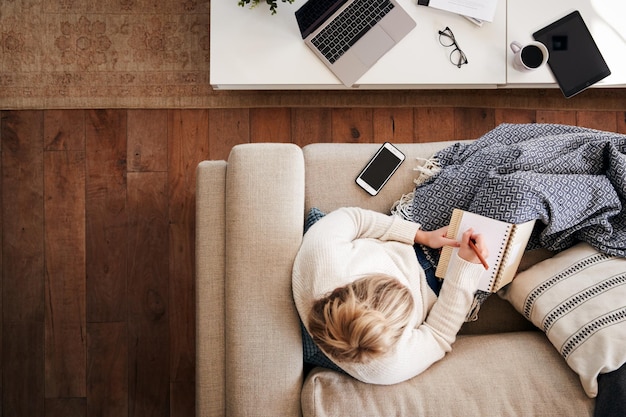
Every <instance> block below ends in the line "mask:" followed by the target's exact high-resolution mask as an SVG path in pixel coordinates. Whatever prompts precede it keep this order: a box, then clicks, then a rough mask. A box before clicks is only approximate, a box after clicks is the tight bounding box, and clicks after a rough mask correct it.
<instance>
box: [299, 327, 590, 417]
mask: <svg viewBox="0 0 626 417" xmlns="http://www.w3.org/2000/svg"><path fill="white" fill-rule="evenodd" d="M476 368H480V370H477V369H476ZM434 398H436V400H433V399H434ZM593 405H594V402H593V400H590V399H589V398H587V397H586V396H585V393H584V391H583V390H582V388H581V387H580V384H579V383H578V380H577V377H576V374H575V373H574V372H572V371H571V370H570V369H569V368H568V367H567V366H566V365H565V364H564V363H563V360H562V359H561V358H560V357H559V355H558V354H557V353H556V351H555V350H554V349H553V348H552V346H551V345H550V343H549V342H548V341H547V340H546V338H545V336H544V335H543V334H542V333H541V332H536V331H535V332H532V331H531V332H515V333H503V334H499V335H482V336H462V337H460V338H459V339H458V340H457V342H456V343H455V344H454V347H453V349H452V352H450V353H449V354H448V355H447V356H446V357H445V358H444V359H443V360H441V361H439V362H437V363H436V364H434V365H433V366H431V367H430V368H429V369H428V370H426V371H425V372H424V373H422V374H420V375H418V376H417V377H415V378H412V379H410V380H408V381H405V382H403V383H400V384H396V385H391V386H381V385H372V384H364V383H362V382H359V381H357V380H355V379H353V378H351V377H349V376H347V375H343V374H339V373H336V372H333V371H329V370H324V369H321V368H317V369H315V370H314V371H313V372H312V373H311V374H309V376H308V377H307V379H306V381H305V383H304V387H303V391H302V411H303V415H304V416H305V417H308V416H316V417H326V416H328V417H331V416H333V417H334V416H391V415H397V416H438V417H445V416H454V417H457V416H533V415H548V414H549V415H555V416H557V415H558V416H591V415H593Z"/></svg>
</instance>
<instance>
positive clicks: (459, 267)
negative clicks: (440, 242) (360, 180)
mask: <svg viewBox="0 0 626 417" xmlns="http://www.w3.org/2000/svg"><path fill="white" fill-rule="evenodd" d="M419 228H420V225H419V224H416V223H413V222H409V221H406V220H403V219H401V218H400V217H397V216H387V215H384V214H381V213H377V212H373V211H368V210H363V209H359V208H343V209H339V210H336V211H333V212H331V213H329V214H328V215H326V216H325V217H324V218H322V219H321V220H319V221H318V222H317V223H316V224H315V225H313V227H311V228H310V229H309V231H308V232H307V233H306V234H305V236H304V239H303V242H302V246H301V248H300V251H299V252H298V255H297V256H296V260H295V263H294V268H293V295H294V300H295V303H296V308H297V310H298V313H299V314H300V317H301V318H302V322H303V323H304V325H305V327H307V328H308V317H309V313H310V311H311V307H312V305H313V302H314V301H315V300H317V299H319V298H321V297H323V296H324V295H326V294H327V293H329V292H331V291H332V290H334V289H335V288H337V287H340V286H344V285H346V284H349V283H350V282H353V281H355V280H356V279H359V278H362V277H363V276H365V275H371V274H375V273H381V274H385V275H389V276H393V277H395V278H397V279H398V280H399V281H400V282H402V283H403V284H404V285H406V286H407V287H408V288H409V289H410V290H411V292H412V293H413V298H414V301H415V307H416V308H415V312H414V316H413V318H412V320H411V325H410V326H408V327H407V329H406V331H405V332H404V334H403V335H402V336H401V338H400V340H399V341H398V344H397V345H396V347H395V349H393V350H392V351H391V352H390V353H388V354H386V355H385V356H383V357H380V358H377V359H375V360H373V361H370V362H368V363H348V362H341V361H336V360H334V359H333V358H332V357H331V356H329V355H327V356H329V358H330V359H331V360H333V361H335V363H336V364H337V365H338V366H339V367H341V368H342V369H343V370H344V371H346V372H347V373H348V374H349V375H351V376H353V377H354V378H356V379H358V380H360V381H363V382H367V383H373V384H383V385H389V384H395V383H398V382H401V381H404V380H406V379H409V378H412V377H414V376H415V375H418V374H420V373H421V372H423V371H424V370H426V369H427V368H428V367H429V366H430V365H432V364H433V363H434V362H436V361H438V360H440V359H441V358H442V357H443V356H444V355H445V354H446V353H447V352H449V351H450V350H451V346H452V343H453V342H454V341H455V339H456V334H457V333H458V331H459V329H460V328H461V325H462V324H463V322H464V320H465V316H466V314H467V313H468V311H469V309H470V306H471V305H472V301H473V296H474V293H475V292H476V287H477V286H478V280H479V277H480V275H481V273H482V266H481V265H480V264H474V263H470V262H467V261H464V260H463V259H461V258H458V257H456V258H454V259H453V260H452V261H451V263H450V266H449V268H448V272H447V275H446V277H445V279H444V282H443V286H442V289H441V292H440V294H439V298H437V297H436V296H435V294H434V292H433V291H432V290H431V289H430V287H429V286H428V284H427V282H426V276H425V274H424V270H423V269H422V268H421V267H420V265H419V262H418V261H417V257H416V255H415V251H414V249H413V243H414V238H415V234H416V232H417V230H418V229H419Z"/></svg>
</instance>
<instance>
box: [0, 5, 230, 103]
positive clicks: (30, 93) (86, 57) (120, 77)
mask: <svg viewBox="0 0 626 417" xmlns="http://www.w3.org/2000/svg"><path fill="white" fill-rule="evenodd" d="M231 1H234V0H231ZM209 9H210V3H209V0H98V1H81V0H0V108H4V109H7V108H9V109H14V108H16V109H19V108H59V107H65V108H69V107H93V108H96V107H205V106H207V105H209V104H211V103H210V100H211V98H210V95H211V88H210V85H209Z"/></svg>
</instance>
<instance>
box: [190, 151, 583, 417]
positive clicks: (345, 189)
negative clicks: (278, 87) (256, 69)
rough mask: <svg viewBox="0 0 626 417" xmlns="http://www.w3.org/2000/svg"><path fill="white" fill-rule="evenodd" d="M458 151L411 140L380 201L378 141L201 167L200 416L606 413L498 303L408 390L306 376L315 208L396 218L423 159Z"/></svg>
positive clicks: (238, 157)
mask: <svg viewBox="0 0 626 417" xmlns="http://www.w3.org/2000/svg"><path fill="white" fill-rule="evenodd" d="M451 143H452V142H438V143H425V144H406V145H399V147H400V148H401V149H402V150H403V151H404V152H405V154H406V155H407V159H406V161H405V163H404V164H403V165H402V167H401V168H400V169H399V171H398V172H397V173H396V174H395V175H394V176H393V178H392V179H391V180H390V182H389V183H388V184H387V185H386V186H385V188H384V189H383V191H382V192H381V193H380V194H379V195H378V196H376V197H371V196H369V195H368V194H366V193H365V192H364V191H362V190H361V189H360V188H359V187H358V186H357V185H356V184H355V183H354V177H355V176H356V174H357V173H358V172H359V170H360V169H361V168H362V167H363V165H364V164H365V163H366V162H367V160H368V159H369V157H370V156H371V155H372V154H373V153H374V152H375V150H376V149H377V148H378V147H379V145H377V144H315V145H309V146H306V147H304V148H302V149H301V148H299V147H297V146H295V145H291V144H246V145H240V146H236V147H235V148H234V149H233V150H232V152H231V154H230V157H229V160H228V162H225V161H205V162H202V163H201V164H200V165H199V166H198V169H197V218H196V222H197V230H196V269H197V270H196V294H197V304H196V323H197V333H196V338H197V370H196V398H197V402H196V414H197V415H198V416H203V417H204V416H271V417H279V416H280V417H282V416H298V415H304V416H394V415H395V416H438V417H443V416H539V415H541V416H570V417H572V416H589V415H592V414H593V406H594V400H592V399H589V398H588V397H587V396H585V393H584V391H583V389H582V387H581V384H580V381H579V379H578V377H577V375H576V374H574V373H573V372H572V371H571V370H570V369H569V368H568V367H567V366H566V364H565V362H564V360H563V359H562V358H561V357H560V356H559V355H558V354H557V352H556V350H555V349H554V348H553V347H552V345H551V344H550V343H549V342H548V340H547V338H546V337H545V336H544V334H543V333H541V332H538V331H536V330H535V329H534V328H533V327H532V326H531V325H530V324H529V323H528V322H527V321H526V320H524V319H523V318H522V316H520V315H519V314H518V313H517V312H516V311H515V310H513V308H511V307H510V305H509V304H508V303H507V302H506V301H503V300H501V299H500V298H498V297H497V296H492V297H490V298H489V299H488V300H487V302H486V304H485V305H484V306H483V308H482V309H481V311H480V315H479V320H478V321H476V322H473V323H467V324H466V325H465V326H464V328H463V330H462V332H461V335H460V336H459V338H458V339H457V341H456V343H455V344H454V346H453V350H452V352H451V353H450V354H448V355H447V356H446V357H445V358H444V359H443V360H442V361H440V362H438V363H436V364H435V365H433V366H432V367H431V368H430V369H428V370H427V371H426V372H424V373H423V374H421V375H419V376H417V377H415V378H413V379H411V380H409V381H406V382H404V383H401V384H398V385H393V386H375V385H367V384H363V383H361V382H358V381H356V380H353V379H352V378H350V377H349V376H346V375H342V374H338V373H335V372H333V371H328V370H322V369H315V370H313V371H312V372H310V373H309V374H308V375H305V374H304V370H303V364H302V343H301V335H300V327H299V321H298V316H297V313H296V310H295V308H294V304H293V300H292V295H291V268H292V263H293V259H294V256H295V254H296V252H297V251H298V248H299V244H300V242H301V238H302V229H303V221H304V217H305V213H306V212H307V210H308V209H309V208H310V207H313V206H315V207H318V208H320V209H321V210H323V211H330V210H333V209H335V208H338V207H341V206H359V207H365V208H370V209H374V210H378V211H381V212H389V209H390V207H391V205H392V204H393V202H394V201H395V200H397V199H398V198H399V197H400V196H401V195H402V194H403V193H406V192H409V191H411V189H412V188H413V179H414V177H415V176H416V172H415V171H414V170H413V168H414V167H415V166H417V165H418V164H419V162H418V161H417V160H416V157H421V158H427V157H429V156H431V155H432V154H433V153H434V152H435V151H436V150H438V149H441V148H443V147H444V146H447V145H449V144H451ZM530 255H531V256H530V257H529V256H527V257H526V259H525V261H524V263H525V264H526V265H529V264H531V263H532V262H533V259H532V255H534V254H532V253H531V254H530ZM535 262H536V260H535Z"/></svg>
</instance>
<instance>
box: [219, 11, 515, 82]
mask: <svg viewBox="0 0 626 417" xmlns="http://www.w3.org/2000/svg"><path fill="white" fill-rule="evenodd" d="M398 2H399V3H400V4H401V5H402V7H404V9H405V10H406V11H407V12H408V13H409V14H410V15H411V16H412V17H413V19H414V20H415V21H416V23H417V27H416V28H415V29H414V30H413V31H412V32H411V33H410V34H409V35H407V37H405V38H404V39H403V40H402V41H401V42H400V43H399V44H398V45H396V46H395V47H394V48H393V49H392V50H391V51H389V52H388V53H387V54H386V55H385V56H383V57H382V58H381V59H380V60H379V61H378V62H377V63H376V64H375V65H374V67H373V68H371V69H370V70H369V71H368V72H367V73H366V74H365V75H363V76H362V77H361V78H360V80H359V81H358V83H357V84H358V87H357V88H369V89H374V88H385V89H393V88H450V87H452V86H454V87H465V88H496V87H497V85H498V84H503V83H505V82H506V1H505V0H500V3H499V4H498V8H497V11H496V18H495V20H494V22H492V23H489V24H485V25H483V27H478V26H476V25H474V24H473V23H470V22H469V21H467V20H466V19H465V18H463V17H461V16H458V15H455V14H452V13H447V12H444V11H440V10H436V9H433V8H429V7H425V6H417V5H416V0H398ZM302 4H304V0H296V1H295V2H294V3H293V4H288V3H282V2H279V5H278V13H277V14H275V15H271V14H270V13H269V10H268V8H267V6H266V5H265V4H260V5H259V6H257V7H255V8H253V9H249V8H242V7H239V6H238V5H237V1H236V0H217V1H212V2H211V62H210V66H211V68H210V79H211V84H212V85H213V86H214V87H215V88H224V89H333V88H337V89H343V88H346V87H344V86H343V85H342V84H341V83H340V82H339V80H338V79H337V78H336V77H335V76H334V75H333V74H332V73H331V72H330V71H329V70H328V68H326V66H325V65H324V64H323V63H322V62H321V61H320V60H319V59H318V58H317V57H316V56H315V55H313V52H311V51H310V50H309V48H308V47H307V46H306V45H305V44H304V42H303V41H302V37H301V36H300V31H299V29H298V24H297V23H296V18H295V16H294V13H295V11H296V10H297V9H298V8H299V7H300V6H301V5H302ZM446 26H449V27H450V29H452V31H453V32H454V36H455V38H456V40H457V42H458V44H459V45H460V47H461V49H462V50H463V51H464V52H465V54H466V55H467V59H468V61H469V63H468V64H467V65H463V66H462V67H461V68H457V67H456V66H455V65H453V64H451V63H450V60H449V54H450V49H449V48H445V47H443V46H441V44H440V43H439V34H438V33H437V31H438V30H443V29H444V28H445V27H446ZM353 88H355V87H353Z"/></svg>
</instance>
